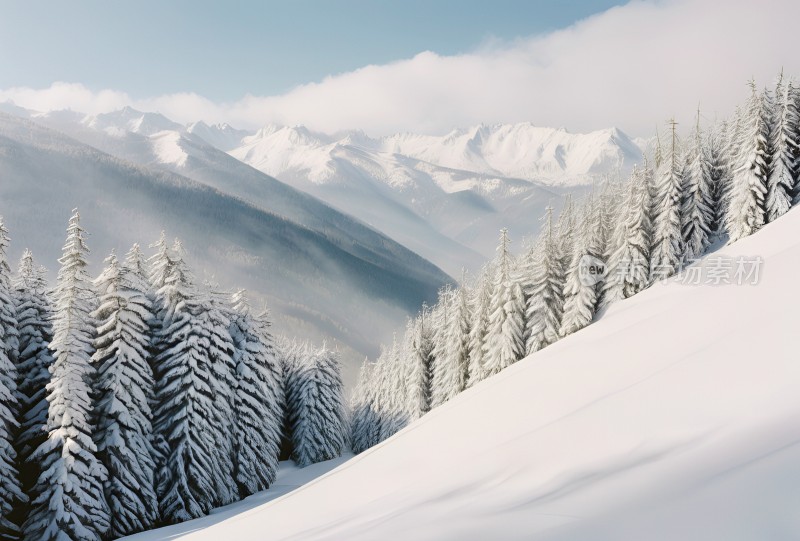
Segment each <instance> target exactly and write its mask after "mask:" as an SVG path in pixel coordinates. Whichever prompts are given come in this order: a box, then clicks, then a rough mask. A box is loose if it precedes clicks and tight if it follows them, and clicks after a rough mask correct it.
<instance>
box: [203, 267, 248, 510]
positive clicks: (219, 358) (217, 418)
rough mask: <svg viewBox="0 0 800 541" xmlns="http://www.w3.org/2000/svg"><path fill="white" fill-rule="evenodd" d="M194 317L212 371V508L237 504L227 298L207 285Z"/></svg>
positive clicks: (232, 366)
mask: <svg viewBox="0 0 800 541" xmlns="http://www.w3.org/2000/svg"><path fill="white" fill-rule="evenodd" d="M195 317H196V319H197V321H198V323H199V325H200V327H201V328H202V330H203V332H204V334H205V339H206V340H207V341H208V344H209V347H208V360H209V366H210V369H211V389H212V395H213V397H214V408H213V416H212V417H211V418H209V419H210V420H212V422H211V423H210V425H209V429H210V431H211V433H212V437H213V438H214V446H213V447H212V456H213V458H212V466H213V469H214V471H213V478H214V484H215V487H216V489H215V491H214V505H215V506H220V505H227V504H229V503H233V502H234V501H236V499H237V496H238V487H237V485H236V482H235V480H234V449H233V446H234V439H233V438H232V437H231V433H230V427H232V426H235V424H236V421H235V419H234V413H233V410H234V400H235V395H236V364H235V362H234V359H233V355H234V349H235V348H234V343H233V338H232V337H231V319H232V317H234V314H233V311H232V308H231V306H230V305H229V303H228V295H225V294H224V293H222V292H220V291H218V290H217V286H216V284H211V283H208V282H207V283H206V284H204V287H203V293H202V296H201V299H200V302H199V306H198V311H197V312H195Z"/></svg>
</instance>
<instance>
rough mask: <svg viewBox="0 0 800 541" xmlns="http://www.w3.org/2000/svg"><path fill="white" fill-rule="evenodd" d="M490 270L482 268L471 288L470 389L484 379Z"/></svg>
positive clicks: (468, 381)
mask: <svg viewBox="0 0 800 541" xmlns="http://www.w3.org/2000/svg"><path fill="white" fill-rule="evenodd" d="M491 273H492V271H491V269H490V268H484V269H483V270H482V271H481V274H480V276H479V278H478V280H477V282H476V283H475V286H474V287H473V288H472V295H471V299H470V301H471V302H470V304H471V307H470V313H471V321H470V329H469V363H468V365H467V373H468V377H467V386H468V387H471V386H473V385H475V384H476V383H478V382H479V381H481V380H483V379H484V378H485V377H486V335H487V333H488V331H489V315H490V314H489V309H490V304H491V295H492V292H491V289H490V288H491V281H490V275H491Z"/></svg>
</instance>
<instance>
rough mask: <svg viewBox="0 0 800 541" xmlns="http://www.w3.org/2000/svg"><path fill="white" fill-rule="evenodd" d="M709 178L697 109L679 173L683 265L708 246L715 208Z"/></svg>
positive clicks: (709, 170) (710, 179)
mask: <svg viewBox="0 0 800 541" xmlns="http://www.w3.org/2000/svg"><path fill="white" fill-rule="evenodd" d="M711 175H712V171H711V164H710V163H709V156H708V148H707V147H706V145H705V141H704V140H703V134H702V131H701V130H700V109H698V110H697V124H696V125H695V129H694V133H693V134H692V139H691V141H690V143H689V148H688V151H687V158H686V167H685V169H684V173H683V190H682V192H683V199H682V202H681V234H682V239H683V246H684V255H685V261H686V262H691V261H692V260H693V259H695V258H698V257H700V256H701V255H703V254H704V253H705V251H706V250H707V249H708V246H709V245H710V244H711V235H712V233H713V227H714V206H715V195H714V191H715V187H714V184H713V180H712V178H711Z"/></svg>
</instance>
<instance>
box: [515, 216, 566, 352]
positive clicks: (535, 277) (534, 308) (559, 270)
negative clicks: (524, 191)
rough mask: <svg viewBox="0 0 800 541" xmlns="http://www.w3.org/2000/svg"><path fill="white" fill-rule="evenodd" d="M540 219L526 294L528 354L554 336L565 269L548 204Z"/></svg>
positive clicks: (558, 318)
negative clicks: (543, 223) (542, 217)
mask: <svg viewBox="0 0 800 541" xmlns="http://www.w3.org/2000/svg"><path fill="white" fill-rule="evenodd" d="M544 220H545V225H544V229H543V231H542V234H541V235H540V237H539V240H538V244H539V248H538V249H537V250H535V251H534V253H535V254H536V258H535V260H534V262H533V274H532V276H531V277H530V285H529V288H530V289H529V291H528V292H527V295H526V297H527V306H526V312H525V322H526V332H525V335H526V343H525V351H526V354H528V355H530V354H531V353H533V352H535V351H539V350H540V349H542V348H544V347H547V346H549V345H550V344H552V343H553V342H555V341H557V340H558V338H559V330H560V329H561V316H562V315H563V312H564V281H565V270H564V267H563V265H564V257H563V256H562V255H561V246H559V240H560V239H561V238H562V237H561V235H558V234H557V233H556V231H555V230H554V227H553V209H552V207H547V211H546V214H545V215H544ZM573 229H574V228H573Z"/></svg>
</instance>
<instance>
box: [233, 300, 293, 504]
mask: <svg viewBox="0 0 800 541" xmlns="http://www.w3.org/2000/svg"><path fill="white" fill-rule="evenodd" d="M232 301H233V307H234V310H235V317H234V318H233V321H232V322H231V323H232V325H231V336H233V339H234V344H235V347H236V350H235V354H234V361H235V363H236V397H235V401H234V421H235V426H236V437H235V440H234V441H235V445H234V452H235V461H234V475H235V478H236V482H237V484H238V488H239V496H240V497H242V498H244V497H247V496H249V495H251V494H255V493H256V492H259V491H261V490H266V489H267V488H268V487H269V486H270V485H271V484H272V482H273V481H275V475H276V473H277V469H278V454H279V452H280V444H281V427H282V423H283V381H282V378H283V370H282V368H281V366H280V363H279V361H278V358H277V357H276V353H275V347H274V345H273V341H272V335H271V333H270V331H269V325H270V323H269V320H268V319H267V313H266V311H265V312H263V313H261V314H258V315H255V316H254V315H253V314H252V313H251V311H250V305H249V304H248V302H247V297H246V294H245V292H244V290H239V291H237V292H236V293H235V294H234V295H233V299H232Z"/></svg>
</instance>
